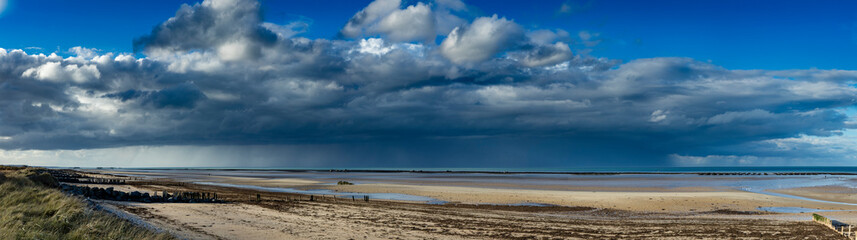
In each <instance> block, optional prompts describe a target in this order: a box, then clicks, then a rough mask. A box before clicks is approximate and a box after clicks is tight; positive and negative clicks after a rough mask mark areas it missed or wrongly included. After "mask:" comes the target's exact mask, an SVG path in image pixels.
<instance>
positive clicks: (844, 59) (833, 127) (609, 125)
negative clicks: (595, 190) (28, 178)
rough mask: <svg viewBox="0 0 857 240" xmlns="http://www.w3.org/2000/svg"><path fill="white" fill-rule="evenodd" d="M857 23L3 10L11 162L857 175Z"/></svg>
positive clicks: (563, 11) (381, 11)
mask: <svg viewBox="0 0 857 240" xmlns="http://www.w3.org/2000/svg"><path fill="white" fill-rule="evenodd" d="M855 9H857V2H852V1H832V0H831V1H812V2H809V1H731V0H730V1H584V0H578V1H570V0H556V1H550V0H546V1H484V0H479V1H476V0H473V1H461V0H434V1H414V0H375V1H303V0H298V1H256V0H205V1H202V2H199V1H166V0H153V1H144V2H134V1H131V2H128V1H94V0H91V1H60V0H37V1H21V0H0V164H27V165H49V166H83V167H88V166H108V167H109V166H115V167H285V168H288V167H294V168H347V167H351V168H355V167H381V168H383V167H388V168H444V167H448V168H462V167H479V168H503V167H509V168H575V167H632V166H634V167H636V166H786V165H788V166H831V165H839V166H854V165H857V141H855V140H857V133H855V131H854V130H853V129H854V128H855V127H857V119H855V117H857V110H855V108H854V105H855V104H857V71H855V70H857V69H855V68H857V67H855V66H857V64H855V63H857V58H855V56H857V10H855Z"/></svg>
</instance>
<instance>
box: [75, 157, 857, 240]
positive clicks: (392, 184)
mask: <svg viewBox="0 0 857 240" xmlns="http://www.w3.org/2000/svg"><path fill="white" fill-rule="evenodd" d="M86 172H88V173H90V174H95V175H97V176H100V177H102V178H121V179H128V180H127V181H128V182H127V183H126V184H118V185H109V184H78V185H81V186H84V185H85V186H96V187H97V186H101V187H107V186H111V187H115V189H124V190H127V191H141V192H151V193H152V194H154V195H157V194H159V192H164V191H166V192H168V193H174V192H203V193H210V192H214V193H217V194H218V198H219V199H222V200H224V201H225V203H216V204H199V203H140V202H123V201H111V200H101V201H100V204H102V205H105V206H108V207H113V208H116V209H118V210H120V211H124V212H127V213H129V214H132V215H134V216H137V217H139V218H140V219H143V220H144V221H146V222H149V223H151V224H154V225H156V226H161V228H163V229H164V230H165V231H167V232H170V233H173V234H175V235H177V236H182V237H183V238H189V239H258V238H273V239H277V238H280V239H289V238H303V239H396V238H399V239H515V238H571V239H592V238H596V239H598V238H622V239H628V238H631V239H633V238H665V239H671V238H672V239H688V238H693V239H705V238H710V239H722V238H746V239H777V238H803V237H810V238H812V237H816V239H836V238H837V237H841V235H838V233H835V232H834V231H832V230H830V229H827V228H825V227H822V226H821V225H819V224H816V223H813V222H811V221H810V219H811V214H812V213H820V214H823V215H825V216H830V217H831V218H833V219H836V220H838V221H842V222H845V223H849V224H854V223H857V218H855V217H854V216H856V215H857V214H855V213H857V201H855V200H854V199H853V198H852V197H851V194H850V193H852V192H853V191H854V188H853V187H852V185H851V184H852V183H853V182H854V179H852V177H851V176H850V175H829V174H818V175H804V176H779V175H763V176H741V175H737V176H705V175H701V174H539V173H527V174H508V173H506V174H495V173H455V172H451V173H419V172H348V171H260V170H121V169H119V170H117V169H101V170H86ZM339 181H344V182H347V183H348V184H337V183H338V182H339ZM822 196H824V197H822ZM364 197H368V201H367V199H364ZM822 236H823V237H822Z"/></svg>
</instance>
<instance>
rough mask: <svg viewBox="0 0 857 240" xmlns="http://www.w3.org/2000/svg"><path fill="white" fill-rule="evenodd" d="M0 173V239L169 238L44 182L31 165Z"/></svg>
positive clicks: (169, 237)
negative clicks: (90, 204)
mask: <svg viewBox="0 0 857 240" xmlns="http://www.w3.org/2000/svg"><path fill="white" fill-rule="evenodd" d="M3 172H6V173H5V174H4V173H3ZM0 175H5V176H0V239H173V237H172V236H170V235H168V234H164V233H153V232H152V231H150V230H148V229H145V228H141V227H138V226H136V225H133V224H131V223H130V222H128V221H126V220H124V219H121V218H118V217H116V216H113V215H111V214H109V213H105V212H102V211H97V210H93V209H92V208H90V207H89V206H87V204H86V203H84V202H83V200H81V199H79V198H76V197H72V196H69V195H66V194H64V193H62V192H60V191H59V190H57V189H55V188H50V187H47V186H45V185H44V183H41V182H44V176H38V175H33V171H32V169H29V168H27V169H20V170H17V171H14V170H10V169H6V170H5V171H0ZM33 180H35V182H34V181H33ZM37 182H39V183H37Z"/></svg>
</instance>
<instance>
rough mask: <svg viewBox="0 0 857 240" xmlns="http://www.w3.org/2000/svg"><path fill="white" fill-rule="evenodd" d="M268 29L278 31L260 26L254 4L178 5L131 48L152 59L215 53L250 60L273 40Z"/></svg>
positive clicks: (221, 0)
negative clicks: (191, 53)
mask: <svg viewBox="0 0 857 240" xmlns="http://www.w3.org/2000/svg"><path fill="white" fill-rule="evenodd" d="M270 29H275V30H280V29H277V27H275V26H274V25H272V24H265V26H263V25H262V21H261V14H260V9H259V3H258V2H256V1H254V0H206V1H203V2H202V3H197V4H194V5H193V6H190V5H187V4H184V5H182V6H181V8H179V10H178V12H176V16H175V17H172V18H170V19H168V20H167V21H165V22H164V23H162V24H160V25H159V26H158V27H155V29H153V30H152V33H151V34H149V35H146V36H143V37H140V38H138V39H135V40H134V47H135V49H136V50H142V51H145V52H146V53H147V54H150V55H155V56H157V55H164V54H173V53H181V52H187V51H191V50H208V49H216V50H217V52H218V54H219V55H220V56H221V57H223V58H224V59H227V60H240V59H252V58H255V57H258V56H259V54H260V51H261V48H262V47H264V46H266V45H269V44H272V43H273V42H275V41H276V40H277V34H276V33H274V32H272V31H271V30H270ZM280 33H282V32H280ZM136 50H135V51H136Z"/></svg>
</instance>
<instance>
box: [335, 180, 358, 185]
mask: <svg viewBox="0 0 857 240" xmlns="http://www.w3.org/2000/svg"><path fill="white" fill-rule="evenodd" d="M336 185H354V184H353V183H350V182H348V181H339V182H336Z"/></svg>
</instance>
